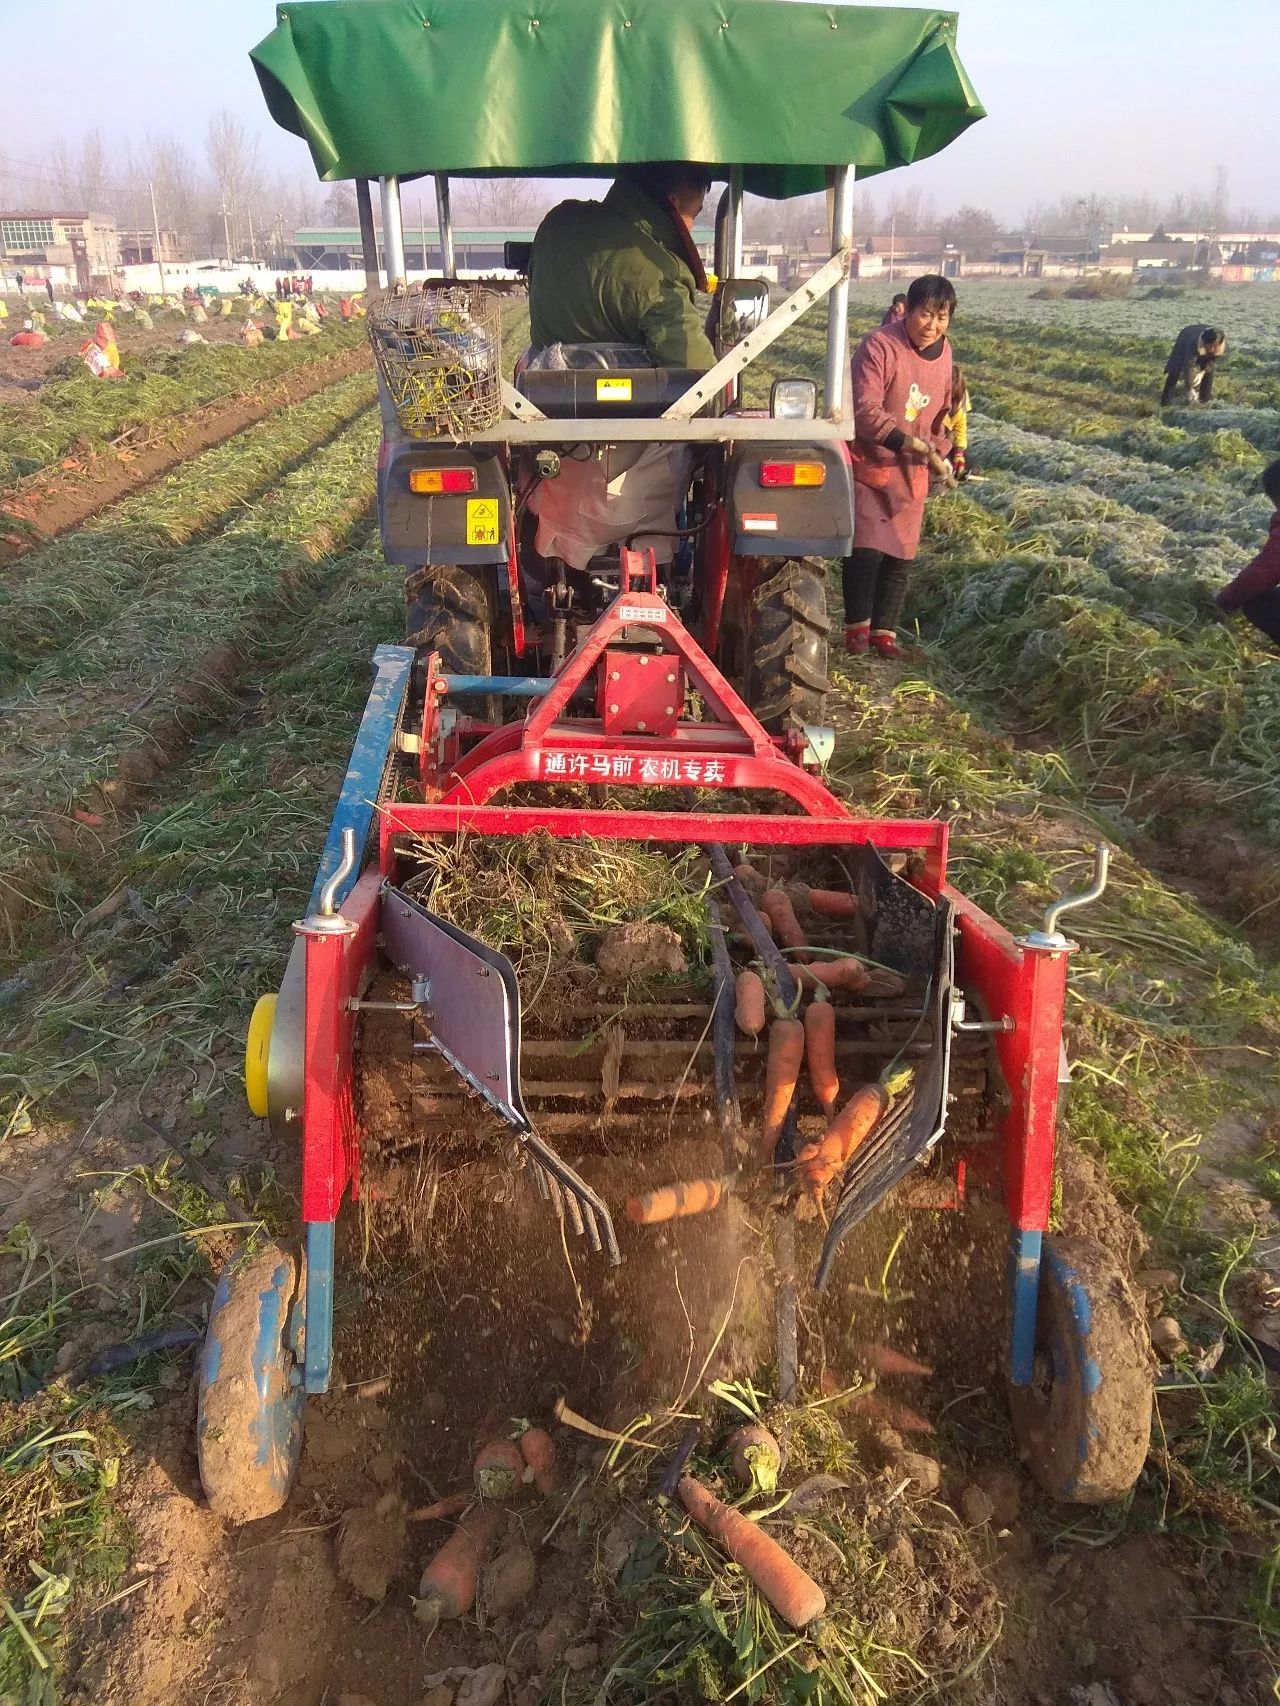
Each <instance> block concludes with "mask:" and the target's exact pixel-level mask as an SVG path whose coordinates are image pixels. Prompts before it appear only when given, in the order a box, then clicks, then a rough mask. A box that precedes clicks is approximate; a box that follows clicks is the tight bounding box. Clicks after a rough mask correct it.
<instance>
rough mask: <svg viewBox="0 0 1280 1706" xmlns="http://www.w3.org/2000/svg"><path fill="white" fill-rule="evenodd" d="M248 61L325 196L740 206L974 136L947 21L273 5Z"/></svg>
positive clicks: (769, 6) (735, 4) (539, 3)
mask: <svg viewBox="0 0 1280 1706" xmlns="http://www.w3.org/2000/svg"><path fill="white" fill-rule="evenodd" d="M276 16H277V22H276V27H275V29H274V30H273V31H272V32H271V34H270V35H269V36H268V37H267V38H266V40H265V41H263V42H260V43H259V44H258V46H257V47H256V48H254V50H253V53H252V55H251V58H252V59H253V63H254V69H255V70H256V72H257V74H258V80H259V82H260V83H261V84H262V88H263V92H264V94H265V95H266V99H267V105H268V107H270V109H271V115H272V117H273V118H274V119H275V121H276V123H277V124H279V125H282V126H283V127H284V128H285V129H286V130H291V131H293V132H294V133H295V134H296V135H298V136H301V137H305V139H306V141H307V144H308V146H309V147H310V149H311V156H312V158H313V160H314V161H315V163H316V170H317V171H318V172H319V174H320V176H321V177H322V178H325V179H334V178H379V177H390V176H392V175H399V176H401V177H412V176H415V175H419V174H422V173H425V172H450V173H462V174H474V175H480V176H485V175H490V174H503V173H530V174H537V175H544V176H561V177H584V176H592V175H595V174H598V173H600V172H602V171H607V170H609V169H611V168H612V167H614V166H616V165H618V164H619V163H620V162H624V161H641V160H673V159H681V160H702V161H705V162H707V164H709V165H711V166H716V167H725V166H730V165H740V166H742V167H744V168H745V172H744V177H745V183H746V187H747V188H748V189H750V190H753V191H754V192H756V193H757V194H759V195H768V196H790V195H803V194H806V193H808V192H810V191H813V190H820V189H822V188H823V187H824V185H825V183H826V175H825V168H826V167H828V166H840V165H852V166H856V167H857V170H858V176H859V177H865V176H867V175H869V174H871V173H873V172H883V171H886V170H887V169H889V168H890V167H893V166H904V165H908V164H910V162H912V161H914V160H923V159H925V158H926V157H927V156H928V155H930V154H936V153H937V152H938V151H939V149H942V148H945V147H946V146H947V144H948V143H949V142H951V141H953V140H954V139H955V138H956V137H957V136H959V134H960V133H961V131H963V130H965V129H967V127H968V126H969V125H971V124H973V123H974V122H975V121H976V120H977V119H980V118H982V117H984V116H985V115H984V111H983V108H982V106H981V105H980V104H979V101H978V97H977V95H976V94H975V93H974V90H973V86H972V84H971V83H970V82H969V79H968V77H967V75H966V74H965V70H964V67H963V66H962V65H961V63H960V60H959V58H958V56H957V54H956V47H955V37H956V16H955V13H954V12H934V11H927V10H923V9H921V10H915V9H907V8H899V7H892V8H891V7H887V6H832V5H825V4H817V3H812V0H288V3H287V4H284V5H281V6H279V7H278V9H277V14H276Z"/></svg>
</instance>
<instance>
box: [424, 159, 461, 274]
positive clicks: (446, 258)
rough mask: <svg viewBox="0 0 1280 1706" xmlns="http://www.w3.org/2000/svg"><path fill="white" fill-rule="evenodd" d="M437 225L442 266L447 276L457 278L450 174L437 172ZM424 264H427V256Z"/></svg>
mask: <svg viewBox="0 0 1280 1706" xmlns="http://www.w3.org/2000/svg"><path fill="white" fill-rule="evenodd" d="M436 225H437V226H438V227H439V231H440V267H441V271H442V272H443V273H444V276H445V277H446V278H456V277H457V275H458V268H457V265H456V263H455V261H454V258H453V210H452V208H451V207H450V205H449V174H448V173H447V172H437V173H436ZM422 264H423V266H424V267H425V266H426V264H427V259H426V256H425V255H424V256H423V258H422Z"/></svg>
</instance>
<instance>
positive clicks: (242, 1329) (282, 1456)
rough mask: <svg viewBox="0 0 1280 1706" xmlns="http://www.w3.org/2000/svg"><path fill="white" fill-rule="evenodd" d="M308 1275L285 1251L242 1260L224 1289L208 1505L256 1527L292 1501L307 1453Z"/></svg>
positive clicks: (205, 1360) (200, 1416)
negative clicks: (304, 1326)
mask: <svg viewBox="0 0 1280 1706" xmlns="http://www.w3.org/2000/svg"><path fill="white" fill-rule="evenodd" d="M303 1276H304V1269H303V1263H302V1260H301V1258H300V1257H299V1256H298V1255H297V1254H296V1253H295V1252H294V1251H293V1250H291V1249H289V1248H287V1247H286V1246H284V1245H281V1244H275V1243H272V1244H268V1245H266V1246H265V1247H264V1248H262V1249H259V1250H256V1251H253V1252H252V1253H246V1254H244V1255H242V1256H240V1257H238V1258H237V1259H236V1260H235V1261H234V1262H233V1263H231V1265H230V1266H229V1267H227V1268H226V1269H225V1270H224V1271H223V1274H222V1277H221V1279H220V1280H219V1281H218V1287H217V1290H216V1291H215V1292H214V1295H213V1303H212V1305H211V1306H210V1309H209V1326H208V1329H207V1331H206V1333H205V1341H204V1350H203V1353H202V1355H201V1358H200V1393H199V1405H198V1409H197V1414H196V1444H197V1447H198V1451H199V1458H200V1480H201V1482H202V1484H203V1486H204V1491H205V1496H206V1498H207V1499H208V1501H209V1503H210V1505H211V1506H212V1507H213V1509H214V1510H215V1511H217V1513H218V1515H219V1516H223V1517H226V1518H227V1519H228V1521H230V1522H235V1523H241V1522H253V1521H255V1520H256V1519H257V1518H258V1517H263V1516H270V1515H271V1514H272V1512H274V1511H278V1510H279V1509H280V1507H281V1506H282V1505H283V1504H284V1502H285V1500H286V1499H287V1498H288V1496H289V1489H290V1488H291V1487H292V1485H293V1478H294V1475H295V1473H296V1471H297V1467H298V1458H299V1456H300V1455H301V1452H302V1412H303V1404H304V1401H305V1393H304V1391H303V1387H302V1379H301V1373H302V1370H301V1366H300V1363H299V1361H298V1356H297V1354H296V1353H297V1352H298V1351H299V1350H300V1345H301V1333H300V1332H299V1330H298V1327H299V1312H300V1311H301V1309H302V1299H303V1290H304V1288H303Z"/></svg>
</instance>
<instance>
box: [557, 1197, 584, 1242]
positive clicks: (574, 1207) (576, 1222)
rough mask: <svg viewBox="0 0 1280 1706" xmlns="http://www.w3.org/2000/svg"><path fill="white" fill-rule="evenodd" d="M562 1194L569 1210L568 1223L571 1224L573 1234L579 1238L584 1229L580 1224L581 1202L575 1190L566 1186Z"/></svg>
mask: <svg viewBox="0 0 1280 1706" xmlns="http://www.w3.org/2000/svg"><path fill="white" fill-rule="evenodd" d="M562 1195H563V1199H564V1202H565V1204H566V1206H567V1207H568V1210H569V1224H570V1226H572V1228H573V1230H574V1232H575V1234H576V1235H577V1236H578V1237H579V1238H581V1237H582V1236H583V1235H584V1233H585V1230H586V1229H585V1227H584V1226H583V1224H582V1204H581V1203H580V1202H579V1201H578V1194H577V1192H576V1191H574V1190H572V1189H570V1188H569V1187H567V1186H566V1187H565V1189H564V1191H563V1193H562Z"/></svg>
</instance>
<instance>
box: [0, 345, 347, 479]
mask: <svg viewBox="0 0 1280 1706" xmlns="http://www.w3.org/2000/svg"><path fill="white" fill-rule="evenodd" d="M364 337H365V332H364V326H363V323H362V322H353V323H352V324H349V325H343V324H338V325H334V324H333V323H332V322H330V323H329V324H328V325H326V327H325V329H324V331H323V332H322V333H321V334H320V335H319V336H317V337H314V338H305V339H299V340H298V341H296V342H291V341H288V340H286V341H282V342H275V343H263V344H260V345H259V346H258V347H257V348H256V349H250V348H246V347H244V346H242V345H240V344H219V345H214V344H193V345H190V346H188V347H184V348H180V349H173V348H169V347H165V348H161V349H156V350H153V351H152V352H150V353H149V354H147V355H145V356H138V357H133V358H130V357H127V356H126V357H124V358H123V360H124V375H125V376H124V378H123V379H114V380H106V379H95V378H94V376H93V375H92V374H91V373H90V372H89V370H88V368H86V367H85V365H84V363H83V362H82V361H80V360H79V358H78V357H77V356H75V355H74V354H68V356H67V358H66V360H65V362H63V363H61V364H60V365H59V367H58V368H57V369H56V370H55V375H54V377H52V378H50V379H49V380H48V381H47V382H46V383H45V384H44V385H43V386H42V388H41V390H40V391H39V393H38V395H37V396H35V397H33V398H32V399H31V400H30V401H23V400H19V401H13V400H12V399H11V396H10V395H6V399H5V405H4V410H3V413H2V414H0V492H2V491H3V490H4V488H5V487H6V486H9V485H12V484H13V482H15V481H17V480H20V479H22V478H23V477H24V476H25V475H28V474H32V473H35V472H36V471H37V470H39V469H41V468H47V467H49V466H50V465H51V464H52V463H55V462H57V461H58V460H59V459H60V458H62V457H65V456H68V455H69V454H71V453H72V452H77V453H83V452H84V451H96V450H100V449H102V448H103V447H104V446H106V445H108V444H110V443H112V442H113V441H114V440H116V439H119V438H121V437H122V436H123V435H125V434H126V433H128V434H136V433H138V432H139V431H146V432H147V433H150V434H158V435H164V434H166V433H173V432H177V431H180V430H181V428H182V425H183V422H184V419H185V417H187V416H189V415H190V414H191V412H192V411H193V410H195V409H199V408H202V407H204V406H205V405H206V404H209V403H212V402H216V401H220V400H224V399H227V398H232V397H243V396H249V395H252V394H253V393H255V392H257V391H259V390H261V389H262V388H263V387H264V386H266V385H270V384H271V383H273V382H274V381H277V380H280V379H282V378H284V377H285V376H287V375H288V374H290V373H292V372H294V371H296V370H297V369H298V368H300V367H305V366H307V365H308V364H309V363H311V362H313V361H319V360H323V359H325V358H326V357H328V356H332V355H335V354H338V353H340V352H342V351H344V350H353V349H358V348H359V347H360V345H361V344H362V343H363V341H364Z"/></svg>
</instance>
